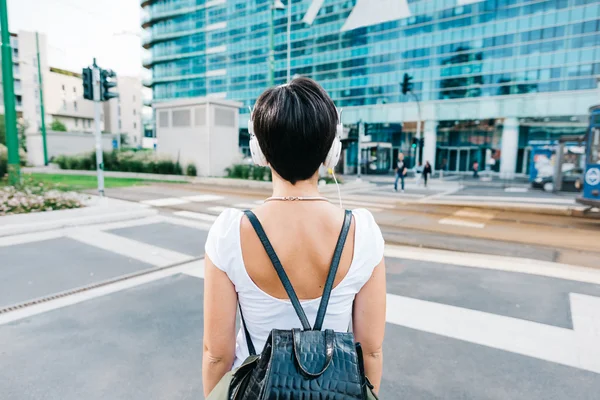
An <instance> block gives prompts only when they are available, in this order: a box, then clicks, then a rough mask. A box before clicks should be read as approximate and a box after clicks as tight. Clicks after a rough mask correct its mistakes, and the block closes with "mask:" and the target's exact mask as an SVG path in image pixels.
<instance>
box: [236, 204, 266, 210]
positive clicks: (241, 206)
mask: <svg viewBox="0 0 600 400" xmlns="http://www.w3.org/2000/svg"><path fill="white" fill-rule="evenodd" d="M261 204H262V203H261ZM256 206H257V204H254V203H239V204H235V205H234V206H233V207H234V208H239V209H240V210H252V209H254V208H256Z"/></svg>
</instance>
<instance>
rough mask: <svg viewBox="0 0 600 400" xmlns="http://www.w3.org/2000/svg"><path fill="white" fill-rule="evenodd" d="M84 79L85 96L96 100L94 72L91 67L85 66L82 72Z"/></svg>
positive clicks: (87, 98)
mask: <svg viewBox="0 0 600 400" xmlns="http://www.w3.org/2000/svg"><path fill="white" fill-rule="evenodd" d="M81 78H82V80H83V98H84V99H86V100H94V73H93V71H92V69H91V68H84V69H83V73H82V74H81Z"/></svg>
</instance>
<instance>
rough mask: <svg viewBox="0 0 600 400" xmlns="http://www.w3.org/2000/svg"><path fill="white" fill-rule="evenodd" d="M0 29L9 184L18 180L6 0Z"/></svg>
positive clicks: (2, 2) (2, 0)
mask: <svg viewBox="0 0 600 400" xmlns="http://www.w3.org/2000/svg"><path fill="white" fill-rule="evenodd" d="M0 30H1V31H2V32H1V37H2V86H3V88H4V118H5V120H4V121H5V125H6V147H8V180H9V183H10V184H11V185H17V184H19V182H20V179H21V178H20V166H19V163H20V161H19V136H18V135H17V111H16V109H15V87H14V76H13V61H12V53H13V50H12V47H11V45H10V31H9V30H8V10H7V7H6V0H0Z"/></svg>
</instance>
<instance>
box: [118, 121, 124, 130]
mask: <svg viewBox="0 0 600 400" xmlns="http://www.w3.org/2000/svg"><path fill="white" fill-rule="evenodd" d="M122 128H123V125H122V124H121V120H119V131H120V130H121V129H122Z"/></svg>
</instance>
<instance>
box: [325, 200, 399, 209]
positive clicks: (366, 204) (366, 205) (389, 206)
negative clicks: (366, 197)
mask: <svg viewBox="0 0 600 400" xmlns="http://www.w3.org/2000/svg"><path fill="white" fill-rule="evenodd" d="M335 201H337V199H336V200H335ZM342 202H343V203H344V204H352V205H355V206H362V207H364V208H369V207H375V208H386V209H392V208H395V206H394V205H392V204H383V203H371V202H368V201H356V200H345V199H343V198H342Z"/></svg>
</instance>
